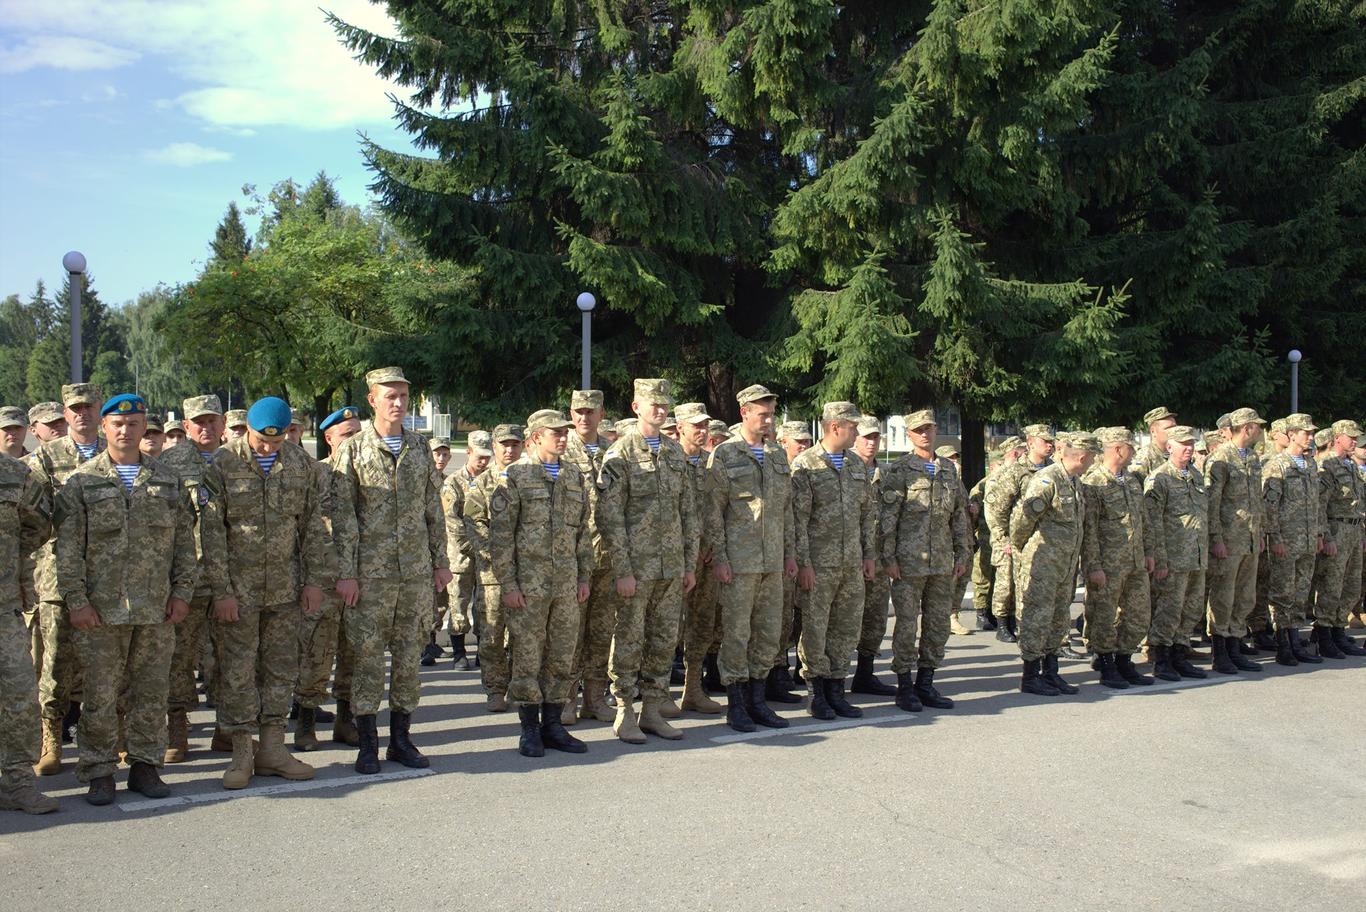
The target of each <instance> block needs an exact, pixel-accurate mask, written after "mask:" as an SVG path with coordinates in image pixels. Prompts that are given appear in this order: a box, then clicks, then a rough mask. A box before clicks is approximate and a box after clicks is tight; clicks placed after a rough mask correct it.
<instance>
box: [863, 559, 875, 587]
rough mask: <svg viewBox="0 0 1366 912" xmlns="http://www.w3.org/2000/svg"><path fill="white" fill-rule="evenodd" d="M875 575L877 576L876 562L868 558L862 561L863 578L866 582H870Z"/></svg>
mask: <svg viewBox="0 0 1366 912" xmlns="http://www.w3.org/2000/svg"><path fill="white" fill-rule="evenodd" d="M875 576H877V564H876V563H875V562H873V561H870V560H866V561H864V562H863V578H864V580H866V581H867V582H870V583H871V582H872V581H873V578H874V577H875Z"/></svg>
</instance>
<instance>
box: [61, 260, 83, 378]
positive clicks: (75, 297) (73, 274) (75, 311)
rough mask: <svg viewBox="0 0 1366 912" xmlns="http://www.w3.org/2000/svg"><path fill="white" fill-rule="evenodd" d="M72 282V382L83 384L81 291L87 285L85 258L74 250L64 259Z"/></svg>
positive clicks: (64, 264)
mask: <svg viewBox="0 0 1366 912" xmlns="http://www.w3.org/2000/svg"><path fill="white" fill-rule="evenodd" d="M62 266H63V267H65V268H66V274H67V277H68V278H70V280H71V282H70V284H71V300H70V302H69V303H70V309H71V382H72V383H80V382H81V291H82V290H83V286H84V284H85V256H84V255H83V254H81V253H80V252H79V251H77V250H73V251H71V252H70V253H68V254H67V255H66V256H64V257H62Z"/></svg>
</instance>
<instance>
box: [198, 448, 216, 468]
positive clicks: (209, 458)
mask: <svg viewBox="0 0 1366 912" xmlns="http://www.w3.org/2000/svg"><path fill="white" fill-rule="evenodd" d="M199 455H200V457H201V458H203V460H204V465H208V464H209V463H211V462H213V450H200V451H199Z"/></svg>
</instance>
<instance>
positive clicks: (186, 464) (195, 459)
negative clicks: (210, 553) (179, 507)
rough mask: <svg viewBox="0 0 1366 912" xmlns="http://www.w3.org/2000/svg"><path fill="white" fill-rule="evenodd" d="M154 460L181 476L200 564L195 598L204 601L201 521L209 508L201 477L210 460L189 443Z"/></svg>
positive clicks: (207, 496) (181, 444)
mask: <svg viewBox="0 0 1366 912" xmlns="http://www.w3.org/2000/svg"><path fill="white" fill-rule="evenodd" d="M214 452H217V451H216V450H215V451H214ZM210 458H212V454H210ZM157 459H158V460H159V461H160V462H161V463H162V464H163V465H167V466H170V467H171V468H172V469H173V470H174V471H175V473H176V474H177V475H179V476H180V486H181V487H182V488H184V490H185V493H186V495H187V496H188V498H189V501H190V509H192V510H193V511H194V550H195V554H196V555H197V557H198V559H199V564H200V573H199V584H198V588H197V589H196V590H195V593H194V594H195V596H196V597H197V598H198V597H206V596H208V595H209V594H210V593H209V581H208V579H207V577H206V576H205V574H204V572H203V565H204V529H203V523H202V521H201V520H202V518H203V514H204V509H205V508H206V507H207V506H208V505H209V490H208V488H206V487H205V486H204V473H206V472H207V471H208V470H209V460H206V459H205V458H204V454H203V453H202V452H200V450H199V448H198V447H196V446H195V445H194V444H193V443H191V442H190V441H188V440H185V441H182V442H181V443H180V445H179V446H173V447H171V448H170V449H169V450H162V455H161V456H158V457H157Z"/></svg>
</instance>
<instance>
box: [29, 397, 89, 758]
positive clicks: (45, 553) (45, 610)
mask: <svg viewBox="0 0 1366 912" xmlns="http://www.w3.org/2000/svg"><path fill="white" fill-rule="evenodd" d="M100 402H101V396H100V391H99V389H97V388H96V387H95V386H94V385H93V384H90V383H71V384H68V385H66V386H63V387H62V408H63V414H64V417H65V419H66V423H67V430H68V434H67V436H65V437H59V438H57V439H56V440H51V441H48V442H47V443H44V444H43V445H42V446H40V447H38V449H37V450H36V451H35V452H33V453H31V454H30V455H28V456H26V457H24V462H25V463H27V465H28V466H29V468H30V469H32V470H33V480H34V481H35V482H37V483H38V485H39V487H40V488H41V489H42V492H43V499H44V506H43V511H44V512H45V513H47V514H48V515H52V511H53V509H54V505H55V503H56V500H57V497H58V496H59V495H60V494H61V491H62V485H64V484H66V480H67V478H69V477H70V476H71V474H72V473H73V472H75V471H76V470H77V469H79V468H80V467H81V466H82V465H84V464H85V463H87V462H89V461H90V460H92V459H94V458H95V457H96V456H98V455H99V454H100V453H103V452H104V448H105V442H104V440H102V439H101V438H100V436H99V410H100ZM55 542H56V529H55V528H54V530H53V539H52V541H50V542H49V543H48V544H46V545H44V546H43V548H42V549H40V550H39V552H38V553H37V554H35V555H34V558H35V559H36V560H37V569H36V571H35V580H36V584H37V589H38V599H39V602H38V605H37V614H38V618H37V620H38V623H39V625H40V629H41V631H42V643H43V648H42V666H41V668H40V669H39V674H38V708H39V711H40V713H41V715H42V718H43V745H42V752H41V755H40V758H39V760H38V766H37V767H36V772H37V773H38V775H40V776H52V775H55V774H56V773H59V772H61V769H62V719H63V718H64V717H65V716H66V714H67V712H68V710H70V708H71V697H72V692H73V690H74V688H75V687H76V681H77V679H78V678H79V677H80V676H81V667H80V659H79V655H78V653H77V651H76V649H75V648H74V646H73V644H72V637H71V621H70V615H69V614H68V612H67V606H66V605H65V604H64V603H63V602H62V596H61V593H60V591H59V590H58V587H57V569H56V550H55ZM33 610H34V609H33V607H32V606H30V607H29V611H30V612H32V611H33ZM28 620H29V621H30V622H31V621H32V616H31V615H30V617H29V618H28Z"/></svg>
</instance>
